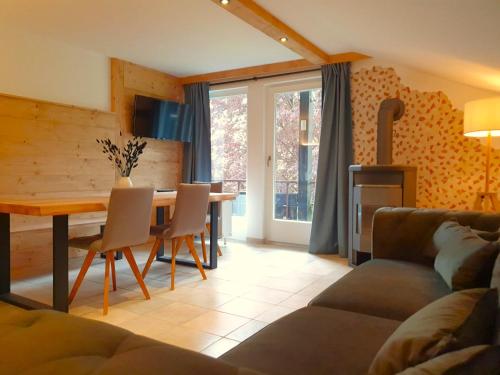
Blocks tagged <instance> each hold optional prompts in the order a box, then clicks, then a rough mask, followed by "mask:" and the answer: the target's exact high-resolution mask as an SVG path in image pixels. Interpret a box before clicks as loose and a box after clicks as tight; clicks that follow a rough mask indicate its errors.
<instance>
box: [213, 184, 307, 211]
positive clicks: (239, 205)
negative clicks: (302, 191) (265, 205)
mask: <svg viewBox="0 0 500 375" xmlns="http://www.w3.org/2000/svg"><path fill="white" fill-rule="evenodd" d="M223 184H224V185H223V186H224V191H227V192H233V193H239V196H238V198H237V199H236V200H234V201H233V215H234V216H244V215H245V213H246V184H247V181H246V180H239V179H228V180H223ZM274 184H275V196H274V202H275V204H274V217H275V218H276V219H283V220H298V218H299V206H302V207H304V205H299V202H298V199H299V196H298V187H299V186H298V185H299V182H298V181H297V180H275V181H274ZM315 190H316V181H310V182H309V191H310V192H312V196H314V192H315ZM313 205H314V201H313V200H312V199H311V201H310V202H306V203H305V210H307V214H306V216H307V218H310V217H311V216H312V209H313ZM302 216H304V215H302ZM302 220H303V218H302ZM306 220H308V219H306Z"/></svg>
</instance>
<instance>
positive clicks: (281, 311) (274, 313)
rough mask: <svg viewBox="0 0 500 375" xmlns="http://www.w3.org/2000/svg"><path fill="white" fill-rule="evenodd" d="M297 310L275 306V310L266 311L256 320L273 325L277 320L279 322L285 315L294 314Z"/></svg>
mask: <svg viewBox="0 0 500 375" xmlns="http://www.w3.org/2000/svg"><path fill="white" fill-rule="evenodd" d="M295 310H296V309H293V308H291V307H285V306H274V307H273V308H271V309H269V310H267V311H264V312H263V313H262V314H260V315H258V316H257V317H256V318H255V319H256V320H260V321H262V322H266V323H272V322H274V321H275V320H278V319H279V318H282V317H284V316H285V315H288V314H290V313H292V312H294V311H295Z"/></svg>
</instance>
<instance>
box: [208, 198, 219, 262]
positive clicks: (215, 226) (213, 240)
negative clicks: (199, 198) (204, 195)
mask: <svg viewBox="0 0 500 375" xmlns="http://www.w3.org/2000/svg"><path fill="white" fill-rule="evenodd" d="M218 237H219V202H210V265H209V268H210V269H214V268H217V241H218Z"/></svg>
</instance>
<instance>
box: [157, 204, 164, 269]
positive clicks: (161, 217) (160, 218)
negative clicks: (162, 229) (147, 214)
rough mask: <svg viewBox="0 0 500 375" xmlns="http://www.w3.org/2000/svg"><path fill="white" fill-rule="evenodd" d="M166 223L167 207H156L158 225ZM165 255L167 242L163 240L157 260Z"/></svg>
mask: <svg viewBox="0 0 500 375" xmlns="http://www.w3.org/2000/svg"><path fill="white" fill-rule="evenodd" d="M162 224H165V208H164V207H156V225H162ZM164 255H165V242H164V241H163V242H162V244H161V246H160V248H159V249H158V252H157V253H156V260H160V258H161V257H162V256H164Z"/></svg>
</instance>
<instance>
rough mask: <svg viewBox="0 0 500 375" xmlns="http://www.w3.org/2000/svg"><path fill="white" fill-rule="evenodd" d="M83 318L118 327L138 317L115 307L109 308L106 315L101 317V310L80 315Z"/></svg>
mask: <svg viewBox="0 0 500 375" xmlns="http://www.w3.org/2000/svg"><path fill="white" fill-rule="evenodd" d="M82 317H83V318H87V319H94V320H99V321H101V322H106V323H110V324H114V325H120V324H121V323H123V322H125V321H127V320H131V319H134V318H137V317H139V315H138V314H134V313H132V312H130V311H127V310H123V309H119V308H117V307H115V308H112V307H110V308H109V312H108V314H107V315H103V312H102V308H101V309H95V310H94V311H92V312H89V313H87V314H84V315H82Z"/></svg>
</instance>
